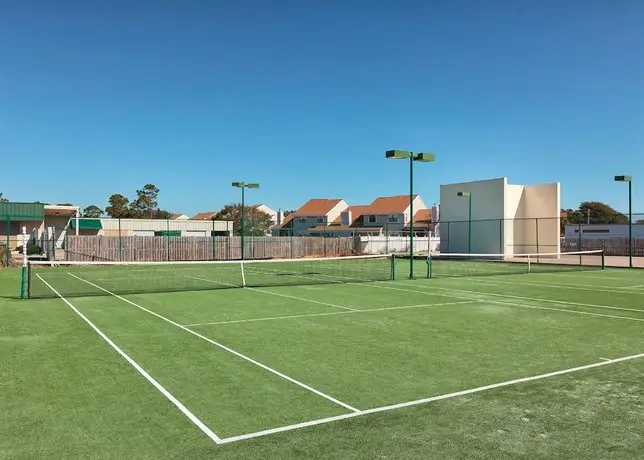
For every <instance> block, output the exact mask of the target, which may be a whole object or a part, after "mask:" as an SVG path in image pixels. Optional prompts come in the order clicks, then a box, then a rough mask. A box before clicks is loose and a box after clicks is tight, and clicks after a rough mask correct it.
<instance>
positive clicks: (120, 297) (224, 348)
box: [67, 272, 360, 412]
mask: <svg viewBox="0 0 644 460" xmlns="http://www.w3.org/2000/svg"><path fill="white" fill-rule="evenodd" d="M67 274H68V275H70V276H72V277H74V278H76V279H77V280H79V281H82V282H84V283H87V284H89V285H90V286H94V287H95V288H97V289H100V290H101V291H103V292H105V293H107V294H109V295H112V296H114V297H116V298H117V299H121V300H122V301H123V302H126V303H129V304H130V305H132V306H134V307H136V308H139V309H141V310H143V311H145V312H146V313H149V314H151V315H154V316H156V317H157V318H159V319H162V320H163V321H166V322H167V323H170V324H172V325H173V326H176V327H178V328H180V329H183V330H184V331H186V332H188V333H190V334H192V335H194V336H196V337H199V338H200V339H202V340H205V341H206V342H208V343H211V344H212V345H215V346H217V347H219V348H221V349H222V350H226V351H227V352H229V353H232V354H233V355H235V356H237V357H239V358H241V359H243V360H245V361H248V362H249V363H252V364H254V365H256V366H259V367H261V368H262V369H264V370H266V371H268V372H270V373H272V374H275V375H277V376H278V377H281V378H283V379H284V380H287V381H289V382H291V383H293V384H295V385H297V386H299V387H302V388H304V389H305V390H308V391H310V392H311V393H315V394H316V395H318V396H320V397H322V398H324V399H327V400H329V401H331V402H333V403H335V404H337V405H339V406H342V407H344V408H345V409H348V410H350V411H352V412H359V411H360V410H359V409H356V408H355V407H352V406H350V405H349V404H346V403H344V402H342V401H340V400H338V399H336V398H334V397H333V396H329V395H327V394H325V393H323V392H321V391H320V390H316V389H315V388H313V387H311V386H309V385H307V384H305V383H303V382H300V381H299V380H296V379H294V378H293V377H289V376H288V375H286V374H283V373H282V372H280V371H278V370H276V369H273V368H272V367H269V366H267V365H266V364H262V363H260V362H259V361H256V360H254V359H253V358H251V357H249V356H246V355H244V354H242V353H240V352H238V351H236V350H233V349H232V348H230V347H227V346H226V345H223V344H221V343H219V342H216V341H214V340H212V339H210V338H208V337H206V336H205V335H201V334H199V333H198V332H195V331H193V330H192V329H188V328H187V327H186V326H182V325H181V324H179V323H177V322H175V321H172V320H171V319H169V318H166V317H165V316H163V315H160V314H159V313H156V312H154V311H152V310H149V309H147V308H145V307H142V306H141V305H139V304H137V303H135V302H133V301H131V300H129V299H126V298H125V297H123V296H120V295H118V294H115V293H113V292H111V291H108V290H107V289H105V288H104V287H101V286H99V285H98V284H95V283H92V282H91V281H87V280H84V279H82V278H79V277H78V276H76V275H74V274H73V273H69V272H68V273H67Z"/></svg>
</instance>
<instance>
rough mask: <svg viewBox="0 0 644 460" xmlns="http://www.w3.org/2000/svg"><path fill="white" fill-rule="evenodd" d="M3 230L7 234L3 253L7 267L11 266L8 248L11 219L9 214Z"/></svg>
mask: <svg viewBox="0 0 644 460" xmlns="http://www.w3.org/2000/svg"><path fill="white" fill-rule="evenodd" d="M5 230H6V232H7V241H6V243H7V246H6V247H5V249H4V252H5V262H6V263H7V267H8V266H9V265H10V264H11V248H10V247H9V244H10V238H9V235H11V217H9V214H7V222H6V227H5Z"/></svg>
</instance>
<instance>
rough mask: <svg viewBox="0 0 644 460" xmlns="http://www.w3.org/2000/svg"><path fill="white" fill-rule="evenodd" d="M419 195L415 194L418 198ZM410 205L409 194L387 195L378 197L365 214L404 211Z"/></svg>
mask: <svg viewBox="0 0 644 460" xmlns="http://www.w3.org/2000/svg"><path fill="white" fill-rule="evenodd" d="M417 197H418V195H414V199H416V198H417ZM408 207H409V195H398V196H385V197H379V198H376V199H375V200H374V201H373V203H371V205H369V210H368V211H367V210H365V211H364V212H363V214H367V213H369V214H388V213H390V212H404V211H405V209H407V208H408Z"/></svg>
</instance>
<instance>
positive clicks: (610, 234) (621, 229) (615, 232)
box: [564, 224, 644, 240]
mask: <svg viewBox="0 0 644 460" xmlns="http://www.w3.org/2000/svg"><path fill="white" fill-rule="evenodd" d="M579 227H580V226H579V224H570V225H566V230H565V233H564V235H565V238H567V239H572V240H577V239H579ZM581 238H582V239H584V240H586V239H605V238H628V225H621V224H606V225H600V224H590V225H587V224H582V225H581ZM633 238H644V225H641V224H637V225H633Z"/></svg>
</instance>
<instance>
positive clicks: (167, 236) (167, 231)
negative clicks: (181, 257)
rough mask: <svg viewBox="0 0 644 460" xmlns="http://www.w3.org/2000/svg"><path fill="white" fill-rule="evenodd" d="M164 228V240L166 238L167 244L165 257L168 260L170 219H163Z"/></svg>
mask: <svg viewBox="0 0 644 460" xmlns="http://www.w3.org/2000/svg"><path fill="white" fill-rule="evenodd" d="M165 228H166V235H165V237H166V240H167V246H168V254H167V258H168V260H170V219H166V220H165Z"/></svg>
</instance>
